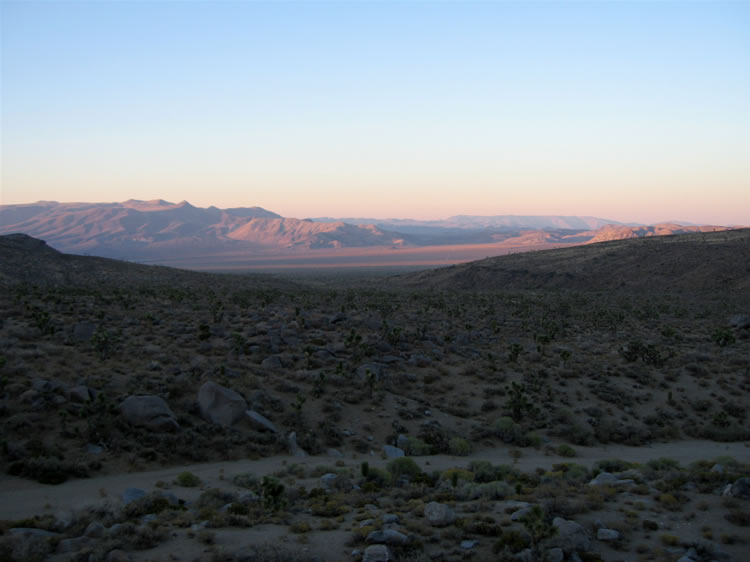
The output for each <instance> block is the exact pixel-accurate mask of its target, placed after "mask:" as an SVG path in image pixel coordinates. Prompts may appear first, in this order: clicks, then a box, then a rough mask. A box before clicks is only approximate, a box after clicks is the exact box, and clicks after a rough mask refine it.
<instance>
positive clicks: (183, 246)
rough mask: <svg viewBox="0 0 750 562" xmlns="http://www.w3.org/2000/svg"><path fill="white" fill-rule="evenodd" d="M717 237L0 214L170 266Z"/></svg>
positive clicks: (68, 246) (132, 208)
mask: <svg viewBox="0 0 750 562" xmlns="http://www.w3.org/2000/svg"><path fill="white" fill-rule="evenodd" d="M370 221H373V222H370ZM723 229H725V227H719V226H684V225H678V224H669V223H665V224H661V225H654V226H641V225H626V224H622V223H614V222H612V221H608V220H606V219H602V218H597V217H577V216H535V215H528V216H521V215H495V216H471V215H456V216H453V217H449V218H447V219H444V220H432V221H420V220H412V219H386V220H378V221H376V220H375V219H346V220H335V219H296V218H288V217H282V216H281V215H278V214H276V213H274V212H272V211H269V210H266V209H263V208H262V207H235V208H229V209H219V208H217V207H214V206H211V207H208V208H202V207H195V206H193V205H191V204H190V203H188V202H187V201H182V202H180V203H171V202H169V201H164V200H162V199H155V200H151V201H140V200H136V199H130V200H128V201H124V202H120V203H57V202H54V201H39V202H37V203H30V204H25V205H0V234H10V233H18V232H20V233H24V234H27V235H29V236H33V237H35V238H39V239H42V240H45V241H46V242H47V243H48V244H49V245H50V246H52V247H54V248H56V249H58V250H60V251H63V252H68V253H77V254H92V255H98V256H103V257H110V258H120V259H128V260H147V261H151V262H156V263H164V260H165V259H167V258H174V257H196V256H207V255H211V256H219V255H223V254H227V253H231V254H233V255H235V256H236V255H248V256H249V255H259V254H263V255H271V254H283V253H289V252H297V253H300V252H305V251H310V250H321V249H328V250H331V249H333V250H335V249H339V248H348V249H352V248H373V247H378V248H385V249H387V250H388V251H390V250H393V249H400V248H407V247H408V248H422V247H440V246H446V247H447V246H468V245H474V246H476V245H480V246H481V245H487V246H488V254H487V255H491V253H495V254H496V253H502V252H503V251H505V252H507V251H511V250H509V249H513V250H515V249H524V248H536V249H539V248H543V247H552V246H565V245H580V244H586V243H593V242H601V241H608V240H622V239H628V238H640V237H648V236H660V235H665V234H681V233H686V232H706V231H711V230H723ZM196 259H197V258H196Z"/></svg>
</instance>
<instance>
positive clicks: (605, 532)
mask: <svg viewBox="0 0 750 562" xmlns="http://www.w3.org/2000/svg"><path fill="white" fill-rule="evenodd" d="M596 538H597V539H599V540H600V541H616V540H617V539H619V538H620V533H618V532H617V531H615V530H614V529H599V530H598V531H597V532H596Z"/></svg>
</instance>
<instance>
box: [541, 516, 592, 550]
mask: <svg viewBox="0 0 750 562" xmlns="http://www.w3.org/2000/svg"><path fill="white" fill-rule="evenodd" d="M552 526H553V527H555V528H557V536H555V537H553V538H552V539H551V541H550V542H551V543H552V544H551V546H558V547H560V548H562V549H563V550H564V551H565V552H566V553H568V554H570V553H571V552H575V551H581V552H583V551H586V550H588V549H589V548H590V547H591V539H590V538H589V536H588V535H587V534H586V531H585V530H584V529H583V527H581V526H580V525H579V524H578V523H576V522H575V521H570V520H568V519H563V518H562V517H555V518H554V519H553V520H552Z"/></svg>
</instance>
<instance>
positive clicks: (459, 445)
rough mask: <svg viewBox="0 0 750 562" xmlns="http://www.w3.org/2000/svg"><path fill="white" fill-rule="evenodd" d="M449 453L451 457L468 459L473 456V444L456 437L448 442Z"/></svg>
mask: <svg viewBox="0 0 750 562" xmlns="http://www.w3.org/2000/svg"><path fill="white" fill-rule="evenodd" d="M448 451H449V452H450V454H451V455H456V456H458V457H466V456H468V455H469V454H471V443H469V442H468V441H467V440H466V439H461V438H460V437H454V438H453V439H451V440H450V441H449V442H448Z"/></svg>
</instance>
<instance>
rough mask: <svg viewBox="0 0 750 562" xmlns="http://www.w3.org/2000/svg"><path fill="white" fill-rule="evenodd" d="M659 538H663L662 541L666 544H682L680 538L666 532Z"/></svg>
mask: <svg viewBox="0 0 750 562" xmlns="http://www.w3.org/2000/svg"><path fill="white" fill-rule="evenodd" d="M659 539H660V540H661V543H662V544H663V545H664V546H679V545H680V538H679V537H676V536H674V535H668V534H666V533H665V534H663V535H662V536H661V537H659Z"/></svg>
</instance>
